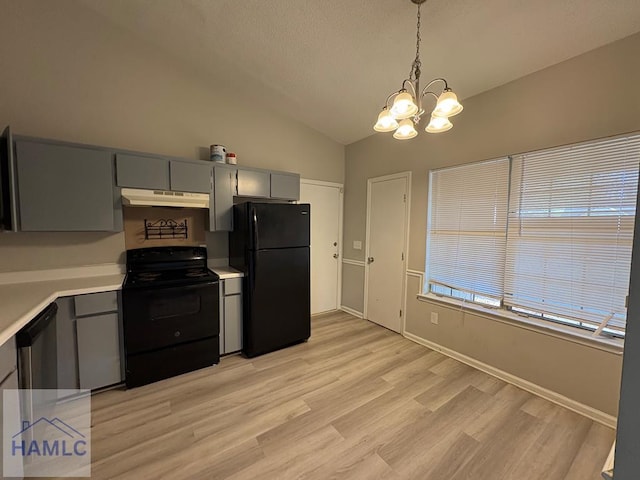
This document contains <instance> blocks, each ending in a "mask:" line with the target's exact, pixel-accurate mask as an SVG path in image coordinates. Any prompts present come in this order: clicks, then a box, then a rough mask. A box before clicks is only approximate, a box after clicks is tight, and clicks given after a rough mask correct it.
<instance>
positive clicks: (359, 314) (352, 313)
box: [340, 305, 364, 318]
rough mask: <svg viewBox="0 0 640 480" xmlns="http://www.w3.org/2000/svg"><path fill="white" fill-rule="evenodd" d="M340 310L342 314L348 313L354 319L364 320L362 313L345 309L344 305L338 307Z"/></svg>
mask: <svg viewBox="0 0 640 480" xmlns="http://www.w3.org/2000/svg"><path fill="white" fill-rule="evenodd" d="M340 310H342V311H343V312H347V313H350V314H351V315H353V316H354V317H358V318H364V315H363V314H362V312H358V311H357V310H354V309H353V308H349V307H345V306H344V305H340Z"/></svg>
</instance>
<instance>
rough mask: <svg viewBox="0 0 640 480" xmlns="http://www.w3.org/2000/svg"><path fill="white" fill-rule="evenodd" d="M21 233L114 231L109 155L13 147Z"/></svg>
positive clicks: (35, 146)
mask: <svg viewBox="0 0 640 480" xmlns="http://www.w3.org/2000/svg"><path fill="white" fill-rule="evenodd" d="M16 167H17V168H16V170H17V173H18V175H17V176H18V199H19V201H18V205H19V211H20V214H19V216H20V229H21V230H23V231H32V232H44V231H68V232H69V231H113V230H115V223H114V197H113V161H112V156H111V153H109V152H106V151H100V150H92V149H90V148H82V147H71V146H63V145H53V144H47V143H37V142H33V141H23V140H18V141H16Z"/></svg>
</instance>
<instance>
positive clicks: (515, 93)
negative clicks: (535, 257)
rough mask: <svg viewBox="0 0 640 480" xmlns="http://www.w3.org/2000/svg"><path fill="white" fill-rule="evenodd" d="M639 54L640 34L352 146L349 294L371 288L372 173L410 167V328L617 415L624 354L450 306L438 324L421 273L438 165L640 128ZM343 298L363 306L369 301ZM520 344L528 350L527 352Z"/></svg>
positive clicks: (359, 295)
mask: <svg viewBox="0 0 640 480" xmlns="http://www.w3.org/2000/svg"><path fill="white" fill-rule="evenodd" d="M638 52H640V34H636V35H633V36H630V37H627V38H625V39H622V40H620V41H618V42H615V43H612V44H609V45H606V46H604V47H602V48H599V49H597V50H593V51H591V52H588V53H586V54H584V55H581V56H579V57H576V58H573V59H570V60H568V61H565V62H563V63H560V64H558V65H555V66H552V67H549V68H547V69H545V70H542V71H539V72H536V73H533V74H531V75H528V76H526V77H523V78H521V79H519V80H516V81H514V82H511V83H508V84H506V85H503V86H501V87H498V88H495V89H493V90H491V91H488V92H486V93H483V94H480V95H477V96H475V97H472V98H466V99H463V104H464V107H465V109H464V111H463V112H462V114H460V115H459V116H457V117H454V118H453V123H454V124H455V126H454V128H453V129H452V130H451V131H449V132H447V133H444V134H440V135H430V134H427V133H425V132H424V131H421V133H420V134H419V136H418V137H417V138H415V139H413V140H409V141H404V142H400V141H397V140H394V139H393V138H392V137H391V134H380V133H378V134H375V135H373V136H371V137H368V138H366V139H364V140H362V141H359V142H357V143H354V144H351V145H349V146H347V150H346V182H345V197H344V201H345V212H344V257H345V259H346V260H347V261H349V260H354V261H356V262H353V264H352V265H350V269H349V271H348V273H349V275H350V280H351V281H346V280H344V279H343V293H342V298H343V299H345V300H346V301H349V299H356V298H362V295H363V293H362V292H363V285H362V284H358V283H357V282H354V281H353V279H355V278H357V277H358V275H356V274H355V272H354V271H353V270H354V269H356V268H361V269H362V270H363V271H364V266H361V267H357V266H355V265H354V264H355V263H358V261H359V262H362V261H363V260H364V255H365V246H363V249H362V250H353V249H352V245H353V241H354V240H362V241H364V239H365V223H366V199H367V179H368V178H372V177H377V176H381V175H387V174H391V173H396V172H401V171H411V172H412V186H411V192H412V193H411V214H410V215H411V216H410V240H409V254H408V259H409V261H408V268H409V269H410V270H412V271H413V272H412V273H410V274H409V275H408V276H407V280H408V289H407V309H406V310H407V311H406V330H407V332H408V333H411V334H413V335H415V336H417V337H419V338H421V339H424V340H427V341H431V342H434V343H437V344H440V345H441V346H444V347H447V348H450V349H452V350H455V351H457V352H458V353H461V354H464V355H467V356H469V357H472V358H474V359H475V360H478V361H480V362H484V363H486V364H488V365H490V366H492V367H494V368H498V369H501V370H503V371H506V372H507V373H510V374H512V375H516V376H519V377H521V378H523V379H524V380H527V381H530V382H533V383H536V384H538V385H540V386H542V387H545V388H547V389H550V390H553V391H555V392H557V393H560V394H562V395H564V396H566V397H568V398H570V399H572V400H575V401H578V402H581V403H583V404H586V405H589V406H591V407H593V408H596V409H598V410H601V411H603V412H606V413H608V414H611V415H615V414H616V412H617V407H618V395H619V382H620V369H621V364H622V358H621V356H619V355H615V354H613V353H605V352H602V351H599V353H595V351H594V350H593V349H592V348H588V347H585V346H580V345H577V344H570V343H569V342H567V341H563V340H556V339H554V340H549V338H548V337H547V336H545V335H540V334H538V333H534V332H532V331H527V330H523V329H521V328H518V327H514V326H510V325H507V324H504V323H497V322H493V323H489V324H488V325H490V328H487V329H479V328H478V325H480V324H481V323H482V322H485V323H486V321H484V320H477V319H476V318H473V316H469V318H467V319H466V321H465V320H464V319H460V318H458V317H457V316H456V315H454V314H451V315H449V314H445V315H444V321H443V320H442V318H443V317H442V316H441V317H440V318H441V320H440V322H439V325H437V326H435V325H431V324H430V323H429V320H428V319H429V315H430V312H431V311H435V309H437V308H438V307H437V305H436V306H434V305H433V304H430V303H428V302H421V301H418V300H417V298H416V294H417V293H418V292H419V291H420V290H421V285H419V281H417V280H416V278H417V277H416V275H417V274H416V272H417V273H420V272H424V262H425V237H426V220H427V193H428V192H427V187H428V172H429V170H430V169H433V168H441V167H445V166H452V165H458V164H464V163H469V162H475V161H479V160H484V159H490V158H496V157H500V156H504V155H509V154H515V153H518V152H526V151H531V150H536V149H542V148H547V147H552V146H557V145H562V144H567V143H573V142H579V141H583V140H589V139H593V138H599V137H605V136H610V135H616V134H620V133H625V132H632V131H638V130H640V89H639V88H638V86H639V85H640V62H638V60H637V58H638ZM441 73H442V74H443V75H445V76H446V72H441ZM454 87H455V85H454ZM382 93H383V92H381V94H382ZM372 115H375V112H373V113H372ZM373 118H374V117H373V116H372V119H373ZM423 128H424V126H423ZM362 265H364V264H363V263H362ZM346 271H347V270H345V272H346ZM362 277H363V276H362ZM418 277H419V276H418ZM352 301H353V300H352ZM343 304H344V305H345V306H347V307H350V308H353V309H356V310H357V309H358V308H357V307H358V306H359V305H362V303H360V304H359V305H351V304H348V303H345V302H343ZM518 345H526V349H525V350H518V347H517V346H518ZM525 351H526V353H522V352H525ZM594 359H597V361H596V362H594ZM585 365H592V366H593V368H584V366H585ZM603 365H606V366H607V367H608V368H602V366H603Z"/></svg>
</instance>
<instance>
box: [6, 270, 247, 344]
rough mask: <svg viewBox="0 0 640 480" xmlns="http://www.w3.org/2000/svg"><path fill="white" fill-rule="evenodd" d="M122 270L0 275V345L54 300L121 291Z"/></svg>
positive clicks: (233, 273) (225, 274)
mask: <svg viewBox="0 0 640 480" xmlns="http://www.w3.org/2000/svg"><path fill="white" fill-rule="evenodd" d="M123 270H124V268H123V266H122V265H95V266H90V267H76V268H70V269H56V270H42V271H37V272H36V271H34V272H8V273H0V345H2V344H3V343H4V342H6V341H7V340H9V339H10V338H11V337H12V336H13V335H15V334H16V333H17V332H18V330H20V329H21V328H22V327H24V326H25V325H26V324H27V323H29V322H30V321H31V320H32V319H33V318H34V317H35V316H36V315H37V314H38V313H40V312H41V311H42V310H44V308H45V307H46V306H47V305H49V304H50V303H51V302H54V301H55V300H56V298H59V297H69V296H73V295H82V294H85V293H97V292H108V291H113V290H120V289H121V288H122V282H123V280H124V271H123ZM211 270H213V271H214V272H215V273H216V274H218V276H219V277H220V278H221V279H222V280H224V279H228V278H240V277H242V276H243V274H242V272H240V271H238V270H236V269H234V268H231V267H228V266H222V267H213V268H211ZM34 280H37V281H34Z"/></svg>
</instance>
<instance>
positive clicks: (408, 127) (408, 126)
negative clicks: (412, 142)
mask: <svg viewBox="0 0 640 480" xmlns="http://www.w3.org/2000/svg"><path fill="white" fill-rule="evenodd" d="M416 135H418V132H417V131H416V129H415V127H414V126H413V121H411V120H409V119H408V118H407V119H405V120H402V121H401V122H400V125H399V126H398V129H397V130H396V131H395V133H394V134H393V138H395V139H398V140H409V139H410V138H413V137H415V136H416Z"/></svg>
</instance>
